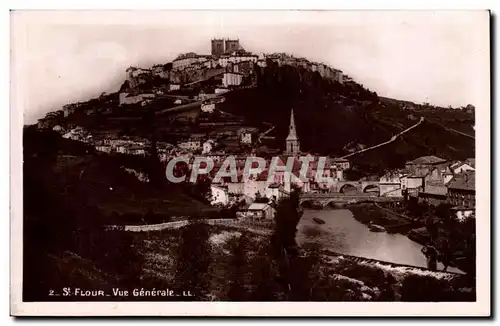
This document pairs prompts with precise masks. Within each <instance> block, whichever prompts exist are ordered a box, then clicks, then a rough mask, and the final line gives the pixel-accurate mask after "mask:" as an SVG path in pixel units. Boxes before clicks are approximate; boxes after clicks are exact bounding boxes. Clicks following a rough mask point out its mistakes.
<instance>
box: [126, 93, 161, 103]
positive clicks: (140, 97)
mask: <svg viewBox="0 0 500 326" xmlns="http://www.w3.org/2000/svg"><path fill="white" fill-rule="evenodd" d="M154 98H155V95H154V94H149V93H145V94H134V93H128V92H122V93H120V95H119V102H120V105H124V104H136V103H139V102H142V101H144V100H150V99H154Z"/></svg>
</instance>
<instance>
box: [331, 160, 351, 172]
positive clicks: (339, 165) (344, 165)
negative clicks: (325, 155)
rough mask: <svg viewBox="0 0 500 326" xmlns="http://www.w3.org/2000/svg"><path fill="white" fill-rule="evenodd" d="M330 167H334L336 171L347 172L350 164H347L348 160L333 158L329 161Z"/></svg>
mask: <svg viewBox="0 0 500 326" xmlns="http://www.w3.org/2000/svg"><path fill="white" fill-rule="evenodd" d="M331 166H335V167H336V168H337V169H341V170H349V168H350V167H351V164H350V163H349V160H347V159H345V158H334V159H333V160H331Z"/></svg>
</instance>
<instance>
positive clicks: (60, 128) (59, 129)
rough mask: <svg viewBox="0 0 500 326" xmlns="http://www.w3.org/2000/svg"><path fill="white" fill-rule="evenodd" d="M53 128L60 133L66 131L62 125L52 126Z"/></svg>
mask: <svg viewBox="0 0 500 326" xmlns="http://www.w3.org/2000/svg"><path fill="white" fill-rule="evenodd" d="M52 130H54V131H55V132H58V133H63V132H64V128H63V127H61V126H60V125H57V126H54V128H52Z"/></svg>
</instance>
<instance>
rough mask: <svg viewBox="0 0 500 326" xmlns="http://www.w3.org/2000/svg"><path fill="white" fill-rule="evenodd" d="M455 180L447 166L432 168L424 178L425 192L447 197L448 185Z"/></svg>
mask: <svg viewBox="0 0 500 326" xmlns="http://www.w3.org/2000/svg"><path fill="white" fill-rule="evenodd" d="M452 178H453V172H452V170H451V168H450V167H448V166H447V164H446V163H445V164H442V165H438V166H436V167H434V168H432V169H431V170H430V171H429V173H428V174H427V175H426V176H425V177H424V189H423V190H424V192H426V193H433V194H440V195H446V193H447V191H448V190H447V188H446V184H447V183H448V182H449V181H450V180H451V179H452Z"/></svg>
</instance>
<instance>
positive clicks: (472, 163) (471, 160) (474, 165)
mask: <svg viewBox="0 0 500 326" xmlns="http://www.w3.org/2000/svg"><path fill="white" fill-rule="evenodd" d="M465 163H466V164H468V165H470V166H472V167H473V168H474V169H475V168H476V159H475V158H468V159H466V160H465Z"/></svg>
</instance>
